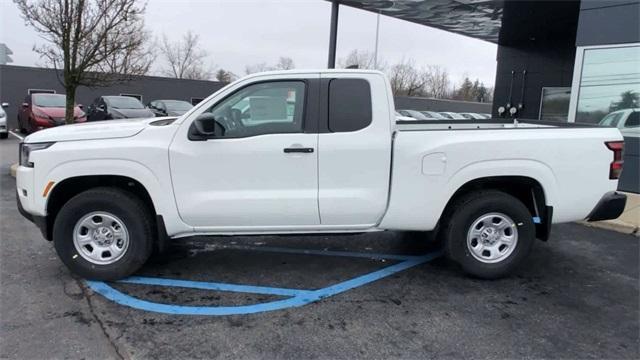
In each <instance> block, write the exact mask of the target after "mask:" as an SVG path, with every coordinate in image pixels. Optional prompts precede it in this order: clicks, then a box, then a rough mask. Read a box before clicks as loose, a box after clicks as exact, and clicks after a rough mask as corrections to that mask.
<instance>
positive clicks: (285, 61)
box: [275, 56, 296, 70]
mask: <svg viewBox="0 0 640 360" xmlns="http://www.w3.org/2000/svg"><path fill="white" fill-rule="evenodd" d="M295 67H296V65H295V64H294V62H293V59H292V58H290V57H285V56H281V57H280V59H279V60H278V63H277V64H276V66H275V69H276V70H291V69H294V68H295Z"/></svg>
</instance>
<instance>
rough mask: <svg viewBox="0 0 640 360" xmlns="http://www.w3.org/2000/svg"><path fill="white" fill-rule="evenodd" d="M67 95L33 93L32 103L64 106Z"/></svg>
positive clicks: (45, 105)
mask: <svg viewBox="0 0 640 360" xmlns="http://www.w3.org/2000/svg"><path fill="white" fill-rule="evenodd" d="M66 102H67V97H66V96H65V95H54V94H35V95H33V104H34V105H36V106H41V107H59V108H63V107H65V104H66Z"/></svg>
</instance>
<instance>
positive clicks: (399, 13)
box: [340, 0, 504, 43]
mask: <svg viewBox="0 0 640 360" xmlns="http://www.w3.org/2000/svg"><path fill="white" fill-rule="evenodd" d="M340 4H341V5H347V6H351V7H355V8H358V9H362V10H367V11H371V12H375V13H380V14H382V15H387V16H390V17H394V18H397V19H402V20H406V21H410V22H413V23H417V24H421V25H426V26H430V27H434V28H438V29H441V30H445V31H450V32H453V33H457V34H461V35H465V36H469V37H472V38H476V39H480V40H485V41H489V42H492V43H498V36H499V34H500V27H501V25H502V13H503V6H504V1H503V0H344V1H340Z"/></svg>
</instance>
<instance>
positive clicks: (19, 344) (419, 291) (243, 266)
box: [0, 139, 640, 359]
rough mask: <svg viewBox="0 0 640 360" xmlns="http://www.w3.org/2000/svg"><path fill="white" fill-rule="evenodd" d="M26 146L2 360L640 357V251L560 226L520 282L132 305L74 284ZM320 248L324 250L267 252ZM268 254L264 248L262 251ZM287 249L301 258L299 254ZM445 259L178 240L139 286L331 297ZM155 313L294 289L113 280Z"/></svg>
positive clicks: (9, 236)
mask: <svg viewBox="0 0 640 360" xmlns="http://www.w3.org/2000/svg"><path fill="white" fill-rule="evenodd" d="M16 158H17V141H16V140H15V139H10V140H2V141H0V165H1V166H0V186H1V190H0V191H1V192H0V216H1V222H0V283H1V285H2V286H1V290H0V317H1V325H0V357H2V358H23V359H26V358H29V359H38V358H295V359H306V358H320V359H325V358H327V359H329V358H330V359H337V358H340V359H352V358H434V357H438V358H610V359H637V358H639V357H640V348H639V346H640V340H639V338H640V334H639V320H640V319H639V303H640V296H639V293H640V289H639V281H638V280H639V246H638V245H639V241H638V238H637V237H633V236H631V235H622V234H619V233H615V232H609V231H605V230H599V229H593V228H587V227H583V226H581V225H577V224H566V225H560V226H556V227H555V228H554V230H553V236H552V238H551V239H550V240H549V242H548V243H543V242H538V243H537V244H536V245H535V247H534V250H533V253H532V254H531V256H530V258H529V260H528V261H527V262H526V264H525V265H524V266H523V267H522V268H521V269H520V270H519V271H518V272H517V273H516V274H515V275H514V276H512V277H510V278H508V279H503V280H498V281H482V280H475V279H470V278H468V277H465V276H464V275H463V274H462V272H461V270H460V269H459V268H458V267H457V266H456V265H454V264H452V263H450V262H448V261H447V260H445V259H442V258H437V259H435V260H433V261H428V262H424V263H420V264H418V265H416V266H413V267H409V268H407V269H406V270H403V271H399V272H397V273H394V274H391V275H390V276H387V277H384V278H381V279H379V280H377V281H373V282H369V283H366V284H363V285H361V286H358V287H355V288H353V289H351V290H348V291H344V292H340V293H337V294H335V295H333V296H329V297H326V298H323V299H320V300H319V301H315V302H312V303H310V304H307V305H303V306H298V307H290V308H285V309H281V310H275V311H268V312H258V313H254V314H241V315H226V316H200V315H172V314H163V313H158V312H152V311H143V310H138V309H134V308H132V307H129V306H126V305H122V304H119V303H116V302H114V301H112V300H109V299H107V298H105V297H104V296H103V295H101V294H98V293H96V292H94V291H93V290H91V288H90V287H89V286H88V285H87V283H86V282H85V281H83V280H82V279H77V278H74V277H73V276H72V275H70V273H69V272H68V271H67V270H66V268H65V267H64V266H63V265H62V264H61V262H60V261H59V260H58V259H57V256H56V254H55V252H54V250H53V247H52V246H51V244H49V243H47V242H46V241H45V240H43V239H42V237H41V235H40V233H39V231H38V230H37V228H36V227H35V226H33V225H32V224H30V223H29V222H28V221H27V220H25V219H23V218H22V217H21V216H20V215H19V214H18V212H17V210H16V205H15V195H14V192H15V180H14V179H13V178H12V177H10V176H9V174H8V173H9V165H10V164H11V163H12V162H15V160H16ZM274 247H275V248H282V247H285V248H296V249H301V248H304V249H312V250H316V251H317V252H318V253H314V254H293V253H288V252H284V251H264V250H265V249H269V248H270V249H273V248H274ZM260 249H262V250H260ZM285 250H286V249H285ZM326 250H331V251H342V252H350V253H360V254H361V253H365V254H373V253H378V254H396V255H397V254H402V255H411V256H418V255H422V254H426V253H432V252H433V251H437V247H436V246H435V245H434V244H432V243H429V242H425V241H419V240H415V239H406V238H404V237H403V236H402V234H398V233H391V232H388V233H376V234H367V235H357V236H337V237H331V238H329V237H324V236H302V237H238V238H225V237H212V238H206V239H203V238H198V239H195V238H190V239H185V240H182V241H180V242H178V243H176V244H175V245H174V246H173V247H172V249H171V256H170V257H169V258H164V259H154V260H153V261H151V262H150V263H149V264H148V265H147V266H145V268H144V269H143V270H142V271H140V273H139V274H137V275H139V276H145V277H156V278H170V279H178V280H184V281H199V282H220V283H231V284H244V285H255V286H260V287H276V288H287V289H318V288H324V287H327V286H330V285H332V284H335V283H340V282H344V281H348V280H349V279H354V278H358V277H359V276H362V275H363V274H371V273H374V272H376V271H378V270H380V269H383V268H386V267H388V266H390V265H393V264H397V263H399V262H400V261H399V260H397V259H395V260H394V259H383V258H380V257H377V256H371V257H362V256H360V257H352V256H326V255H320V253H322V252H324V251H326ZM108 285H109V286H111V287H112V288H113V289H116V290H117V291H118V292H119V293H122V294H126V295H127V296H131V297H134V298H137V299H141V300H144V301H147V302H154V303H160V304H172V305H182V306H192V307H225V306H226V307H228V306H245V305H247V306H251V305H252V304H260V303H265V302H270V301H277V300H278V299H280V298H281V297H282V295H278V294H263V293H246V292H227V291H212V290H204V289H194V288H185V287H167V286H156V285H144V284H142V285H141V284H124V283H117V284H108Z"/></svg>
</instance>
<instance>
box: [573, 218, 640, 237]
mask: <svg viewBox="0 0 640 360" xmlns="http://www.w3.org/2000/svg"><path fill="white" fill-rule="evenodd" d="M578 224H581V225H584V226H588V227H593V228H598V229H605V230H612V231H616V232H619V233H623V234H629V235H634V236H637V237H640V228H638V226H635V225H632V224H629V223H626V222H624V221H620V220H606V221H596V222H588V221H578Z"/></svg>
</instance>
